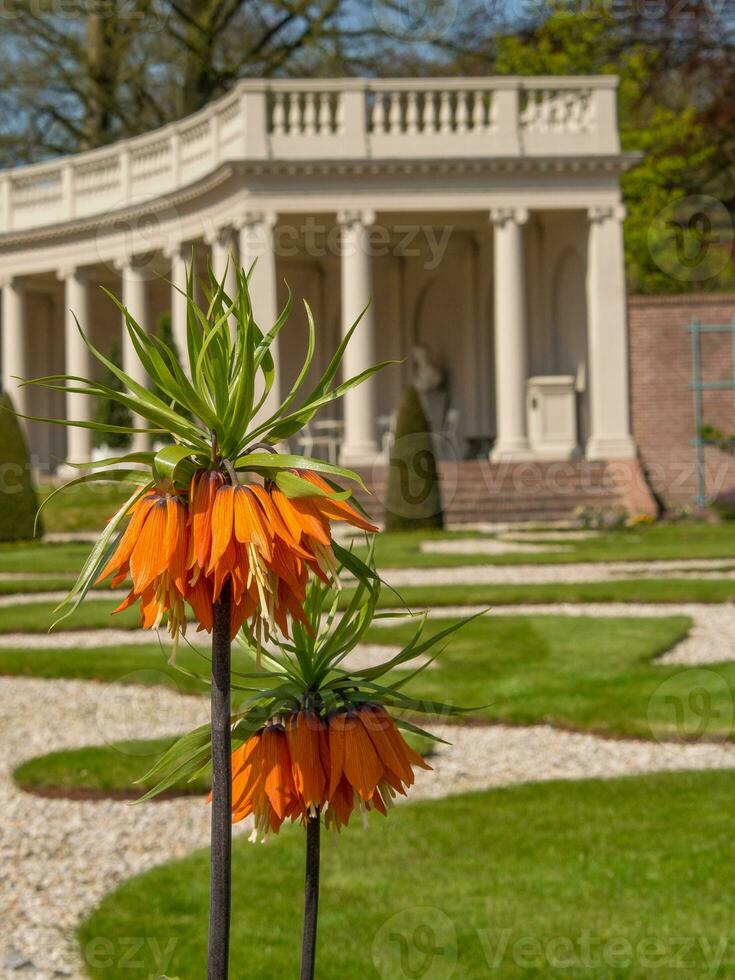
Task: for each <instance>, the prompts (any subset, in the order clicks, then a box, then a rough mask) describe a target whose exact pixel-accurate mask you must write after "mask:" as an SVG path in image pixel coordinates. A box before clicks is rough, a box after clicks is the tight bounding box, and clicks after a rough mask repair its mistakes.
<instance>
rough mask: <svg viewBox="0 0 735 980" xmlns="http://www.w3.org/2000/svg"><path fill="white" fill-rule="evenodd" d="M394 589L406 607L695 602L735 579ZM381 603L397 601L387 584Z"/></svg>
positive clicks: (729, 593)
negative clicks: (547, 603)
mask: <svg viewBox="0 0 735 980" xmlns="http://www.w3.org/2000/svg"><path fill="white" fill-rule="evenodd" d="M397 592H398V594H399V595H400V596H401V598H402V599H403V600H404V602H405V603H407V604H408V606H409V607H410V608H412V609H429V608H431V607H432V606H434V607H440V606H467V605H478V606H506V605H523V604H528V603H546V602H549V603H551V602H579V603H583V602H633V603H635V602H644V603H651V602H661V603H665V602H671V603H675V602H701V603H718V602H732V601H733V600H735V579H731V580H730V579H716V580H715V579H704V580H697V579H693V578H692V579H620V580H616V581H614V582H558V583H557V582H549V583H544V584H540V585H434V586H426V585H407V586H401V587H400V588H398V589H397ZM380 601H381V605H382V606H383V607H390V608H392V607H398V606H399V600H398V598H397V597H396V595H395V593H393V592H391V591H390V589H384V590H383V591H382V593H381V596H380Z"/></svg>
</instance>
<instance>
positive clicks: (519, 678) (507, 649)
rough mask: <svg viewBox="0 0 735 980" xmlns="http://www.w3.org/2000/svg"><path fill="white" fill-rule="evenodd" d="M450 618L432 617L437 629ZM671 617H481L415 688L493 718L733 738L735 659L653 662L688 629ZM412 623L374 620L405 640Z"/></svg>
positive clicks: (384, 636)
mask: <svg viewBox="0 0 735 980" xmlns="http://www.w3.org/2000/svg"><path fill="white" fill-rule="evenodd" d="M448 624H449V621H441V620H431V621H430V623H429V625H428V627H427V628H428V630H429V631H432V632H433V631H434V630H440V629H441V628H443V627H445V626H447V625H448ZM689 627H690V621H689V620H688V619H687V618H686V617H682V616H678V617H674V616H672V617H667V618H662V619H653V618H651V619H637V618H636V619H632V618H631V619H625V618H619V619H616V618H608V617H601V618H584V617H564V616H523V617H520V616H519V617H513V616H507V617H506V616H502V617H486V618H485V619H478V620H475V621H474V622H472V623H470V624H469V625H467V626H466V627H465V628H464V629H462V630H460V632H459V633H456V634H454V635H453V636H452V637H451V640H450V642H449V645H448V647H447V649H446V650H445V651H444V652H443V653H442V654H441V655H440V657H439V659H438V660H437V661H436V666H435V668H434V669H432V670H426V671H424V672H423V673H422V674H421V675H420V676H419V677H417V678H416V679H415V680H414V681H413V684H412V696H413V697H415V698H417V699H419V700H421V699H430V700H434V699H436V700H442V701H449V702H451V703H453V704H456V705H461V706H464V707H472V708H473V711H472V714H473V715H475V716H479V717H481V718H485V719H487V720H492V721H506V722H510V723H513V724H524V725H529V724H533V723H536V722H544V721H547V722H550V723H551V724H554V725H559V726H570V727H573V728H580V729H586V730H591V731H597V732H603V733H609V734H617V735H631V736H636V737H640V738H652V737H653V738H666V739H687V738H699V737H729V736H730V735H731V732H732V728H733V699H734V697H735V664H722V665H717V666H708V667H706V668H683V667H679V666H663V665H660V664H653V663H652V660H653V658H654V657H656V656H657V655H659V654H661V653H663V652H665V651H666V650H668V649H670V648H671V647H672V646H673V645H674V644H675V643H676V642H677V640H679V639H680V638H682V637H683V636H684V635H685V634H686V632H687V630H688V628H689ZM412 632H413V626H412V625H410V624H406V625H401V626H389V627H388V626H380V627H374V628H373V630H372V632H371V633H370V639H375V640H379V641H380V642H383V643H404V642H406V641H407V640H408V638H409V637H410V636H411V634H412Z"/></svg>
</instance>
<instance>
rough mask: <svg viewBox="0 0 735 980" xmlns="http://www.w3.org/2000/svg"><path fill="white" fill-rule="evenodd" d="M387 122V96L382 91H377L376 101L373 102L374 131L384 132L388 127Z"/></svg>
mask: <svg viewBox="0 0 735 980" xmlns="http://www.w3.org/2000/svg"><path fill="white" fill-rule="evenodd" d="M387 123H388V119H387V117H386V113H385V97H384V95H383V93H382V92H376V93H375V101H374V102H373V132H374V133H384V132H385V131H386V128H387Z"/></svg>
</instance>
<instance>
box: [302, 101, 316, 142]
mask: <svg viewBox="0 0 735 980" xmlns="http://www.w3.org/2000/svg"><path fill="white" fill-rule="evenodd" d="M301 129H302V131H303V132H304V133H305V134H306V135H307V136H314V134H315V133H316V103H315V100H314V93H313V92H305V93H304V105H303V116H302V123H301Z"/></svg>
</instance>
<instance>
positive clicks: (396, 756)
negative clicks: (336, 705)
mask: <svg viewBox="0 0 735 980" xmlns="http://www.w3.org/2000/svg"><path fill="white" fill-rule="evenodd" d="M358 718H359V719H360V723H361V724H362V726H363V727H364V728H365V730H366V731H367V733H368V735H369V737H370V740H371V741H372V743H373V746H374V747H375V750H376V752H377V753H378V756H379V757H380V760H381V762H382V763H383V766H384V767H385V768H386V769H387V770H388V771H389V772H392V773H393V774H394V775H395V776H396V777H398V778H399V779H400V780H402V781H403V782H404V783H406V785H407V786H411V785H412V784H413V781H414V776H413V770H412V769H411V766H410V765H409V763H408V759H407V758H406V756H405V754H404V753H403V752H398V751H396V745H395V744H394V740H393V738H392V737H391V736H390V735H389V734H388V730H389V729H392V730H395V731H396V734H397V735H398V737H399V738H400V737H401V736H400V733H399V732H398V731H397V730H396V728H395V722H394V721H393V719H392V718H391V717H390V715H389V714H388V713H387V712H386V711H383V710H381V709H378V708H377V707H375V708H371V707H368V706H366V707H364V708H362V709H361V710H360V711H359V712H358ZM391 734H392V733H391Z"/></svg>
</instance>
